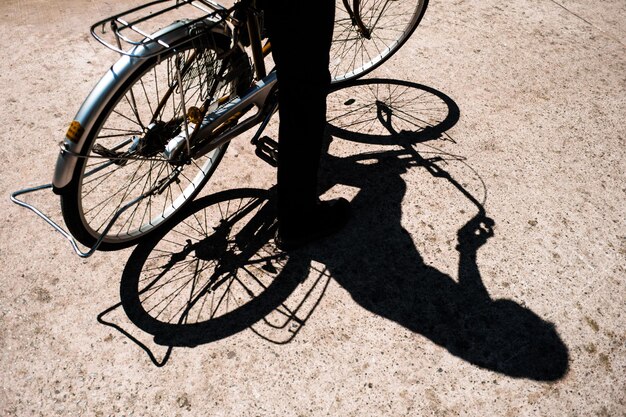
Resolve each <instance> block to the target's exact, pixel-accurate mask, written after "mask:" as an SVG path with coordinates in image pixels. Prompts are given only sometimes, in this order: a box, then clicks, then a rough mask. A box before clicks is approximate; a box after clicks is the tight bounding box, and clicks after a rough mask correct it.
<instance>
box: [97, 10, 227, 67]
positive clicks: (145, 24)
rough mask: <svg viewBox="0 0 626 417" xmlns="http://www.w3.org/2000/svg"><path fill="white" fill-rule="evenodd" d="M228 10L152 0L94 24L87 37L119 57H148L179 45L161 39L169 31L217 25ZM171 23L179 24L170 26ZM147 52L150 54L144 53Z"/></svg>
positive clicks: (224, 17)
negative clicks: (201, 23) (210, 24)
mask: <svg viewBox="0 0 626 417" xmlns="http://www.w3.org/2000/svg"><path fill="white" fill-rule="evenodd" d="M232 10H233V9H232V8H231V9H226V8H225V7H223V6H222V5H220V4H218V3H215V2H213V1H211V0H155V1H152V2H149V3H146V4H144V5H141V6H138V7H135V8H133V9H130V10H127V11H125V12H122V13H119V14H116V15H114V16H111V17H108V18H106V19H103V20H101V21H99V22H97V23H94V24H93V25H92V26H91V35H92V36H93V37H94V38H95V39H96V40H97V41H98V42H100V43H101V44H102V45H104V46H105V47H107V48H109V49H111V50H113V51H115V52H117V53H119V54H121V55H127V56H130V57H133V58H150V57H153V56H156V55H159V54H161V53H163V52H165V51H168V50H170V49H174V48H176V47H177V46H179V45H171V44H169V43H168V42H166V41H165V40H164V39H165V37H166V35H167V34H168V33H170V32H171V31H173V30H180V29H181V28H186V27H188V28H191V27H193V26H194V25H196V24H197V23H199V22H205V23H207V22H208V23H212V24H215V25H217V24H220V23H222V22H223V21H224V20H225V19H226V17H227V16H228V15H229V14H230V13H231V12H232ZM174 21H178V22H180V24H179V25H175V26H171V23H172V22H174ZM168 27H170V29H164V28H168ZM107 28H108V29H109V30H108V31H107ZM201 34H202V33H199V34H198V36H201ZM188 40H191V38H187V41H188ZM157 45H158V46H159V47H157V48H154V46H157ZM140 47H144V48H140ZM139 48H140V49H139ZM150 49H152V50H153V52H147V51H149V50H150Z"/></svg>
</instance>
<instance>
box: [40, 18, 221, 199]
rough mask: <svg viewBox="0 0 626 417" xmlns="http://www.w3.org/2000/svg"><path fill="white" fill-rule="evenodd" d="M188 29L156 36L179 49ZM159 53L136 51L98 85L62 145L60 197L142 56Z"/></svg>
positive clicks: (57, 180) (216, 27) (182, 26)
mask: <svg viewBox="0 0 626 417" xmlns="http://www.w3.org/2000/svg"><path fill="white" fill-rule="evenodd" d="M206 24H207V25H210V27H208V29H209V30H211V31H213V32H216V33H220V34H224V35H227V36H228V28H227V27H226V26H225V25H223V24H221V23H219V22H210V21H207V22H206ZM188 30H189V28H188V27H187V25H186V22H184V21H178V22H175V23H173V24H172V25H170V26H168V27H167V28H165V29H162V30H161V31H159V32H157V33H155V34H154V35H153V36H155V37H156V36H159V37H160V39H161V40H162V41H163V42H165V43H167V44H169V45H176V44H177V42H180V41H181V39H183V38H184V37H185V36H187V34H188ZM159 49H161V50H163V52H165V51H166V48H165V47H163V46H162V45H160V44H158V43H156V42H155V43H152V44H150V45H146V46H139V47H136V48H135V49H134V50H133V52H132V54H133V57H131V56H126V55H125V56H123V57H122V58H120V59H119V60H118V61H117V62H116V63H115V64H113V66H112V67H111V68H110V69H109V70H108V71H107V72H106V73H105V74H104V76H103V77H102V78H101V79H100V81H99V82H98V84H96V86H95V87H94V88H93V90H91V92H90V93H89V95H88V96H87V98H86V99H85V101H84V102H83V104H82V105H81V107H80V109H79V110H78V113H77V114H76V117H75V118H74V121H73V122H72V124H71V125H70V128H69V129H68V131H67V133H66V135H65V138H64V139H63V143H62V144H61V152H60V153H59V156H58V158H57V162H56V167H55V170H54V177H53V179H52V186H53V190H54V192H55V193H57V194H61V193H63V191H64V188H65V187H67V186H68V185H69V184H70V182H71V181H72V178H73V175H74V171H75V169H76V164H77V162H78V159H79V157H77V156H75V155H76V154H81V152H83V151H84V147H85V144H86V142H87V140H88V139H89V138H90V136H91V135H93V134H94V132H93V129H94V128H95V127H96V126H95V124H96V122H97V121H98V120H97V119H98V116H100V115H101V114H102V112H103V110H104V108H105V106H106V105H107V104H108V103H110V101H111V100H112V99H113V98H114V97H115V95H116V94H117V93H118V92H119V89H120V88H121V87H122V86H123V85H125V83H126V81H127V80H128V78H129V77H130V76H131V75H133V74H134V73H135V72H136V71H137V70H138V69H139V68H140V67H141V65H142V64H144V63H145V62H146V60H145V59H143V58H141V57H142V56H154V55H155V53H156V54H158V52H159Z"/></svg>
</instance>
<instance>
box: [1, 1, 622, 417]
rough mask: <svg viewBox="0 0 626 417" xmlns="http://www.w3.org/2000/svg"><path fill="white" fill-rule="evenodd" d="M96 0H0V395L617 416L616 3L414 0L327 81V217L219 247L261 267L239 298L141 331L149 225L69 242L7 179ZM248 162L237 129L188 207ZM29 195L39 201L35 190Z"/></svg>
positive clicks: (133, 410) (71, 81)
mask: <svg viewBox="0 0 626 417" xmlns="http://www.w3.org/2000/svg"><path fill="white" fill-rule="evenodd" d="M119 9H120V6H119V4H118V3H117V2H113V1H97V2H96V1H89V0H70V1H58V0H54V1H48V2H42V1H37V0H5V1H3V2H2V3H1V4H0V21H1V22H2V23H1V24H0V33H1V34H2V36H1V37H0V46H1V49H2V52H3V59H2V62H0V68H1V70H0V91H1V93H0V98H1V100H2V111H1V112H0V125H2V126H3V127H4V129H2V133H1V134H0V135H1V137H2V143H4V144H5V147H4V152H2V153H1V154H0V159H1V161H2V165H3V167H4V169H3V175H2V178H1V179H0V191H1V194H2V195H3V196H4V198H3V199H2V201H1V202H0V205H1V207H2V211H3V212H4V213H5V217H4V219H3V220H2V222H1V223H0V259H1V262H0V280H2V291H1V292H0V346H1V347H2V349H1V353H0V381H1V385H0V414H2V415H5V416H51V415H68V416H75V415H81V416H82V415H85V416H92V415H93V416H109V415H111V416H113V415H115V416H122V415H123V416H154V415H166V416H199V415H211V416H221V415H224V416H266V415H285V416H318V415H319V416H321V415H332V416H430V415H433V416H435V415H436V416H457V415H463V416H470V415H476V416H485V415H486V416H491V415H494V416H495V415H498V416H545V415H558V416H560V415H563V416H592V415H597V416H624V415H626V403H625V402H626V394H625V393H626V379H625V377H624V375H626V330H625V329H626V317H625V315H624V314H625V313H624V307H625V305H626V286H625V284H624V277H625V276H626V273H625V268H626V220H625V219H626V203H625V201H626V199H625V197H626V195H625V194H626V186H625V184H626V181H625V180H626V176H625V165H626V163H625V162H624V161H625V159H626V158H625V156H626V155H625V153H626V146H625V137H626V124H625V123H624V115H625V114H626V48H625V46H626V4H624V2H623V1H617V0H613V1H603V2H584V1H580V0H558V1H551V0H514V1H512V2H507V3H502V2H497V1H494V0H487V1H481V2H468V1H462V0H440V1H435V0H432V2H431V4H430V5H429V8H428V10H427V12H426V16H425V18H424V20H423V22H422V24H421V25H420V27H419V28H418V29H417V31H416V33H415V34H414V35H413V37H412V38H411V40H410V41H409V42H408V43H407V44H406V45H405V47H404V48H403V49H402V50H401V51H400V52H399V53H398V54H397V55H396V56H395V57H393V58H392V60H391V61H390V62H388V63H387V64H386V65H385V66H383V67H382V68H381V69H379V70H377V71H375V72H374V73H373V74H371V75H370V76H368V77H367V78H368V79H369V81H366V82H364V83H363V84H360V85H357V86H354V87H351V88H347V89H344V90H340V91H338V92H336V93H334V94H333V95H332V96H331V97H330V98H329V121H330V124H331V127H332V128H331V129H330V134H331V135H332V136H333V140H332V141H331V143H330V145H329V156H328V158H326V160H325V162H324V167H323V169H322V186H323V188H324V191H325V192H326V194H327V195H329V196H334V195H345V196H347V197H349V198H350V199H352V203H353V208H354V216H353V218H352V219H351V221H350V223H349V224H348V226H347V227H346V229H345V230H343V231H342V232H341V233H339V234H338V235H337V236H335V237H333V238H331V239H329V240H328V241H326V242H324V244H319V245H314V246H313V247H311V248H310V249H308V250H306V251H303V252H300V253H296V254H293V255H290V256H289V257H287V258H276V259H277V260H276V261H275V262H269V263H265V264H263V265H256V266H260V268H258V269H256V270H254V271H256V272H254V271H253V272H250V271H249V270H250V269H251V268H252V266H250V268H247V269H248V271H247V272H244V271H245V270H246V268H243V267H242V268H241V272H242V273H241V278H240V279H241V280H244V279H245V278H244V277H250V276H252V277H253V278H255V279H256V281H255V285H257V287H255V288H257V289H258V288H262V287H259V286H260V285H261V284H262V285H265V286H266V287H267V289H266V290H265V291H261V292H260V295H258V297H255V299H256V300H258V301H256V302H255V303H251V304H248V307H245V308H241V309H239V311H240V313H236V314H233V315H230V316H226V317H227V319H225V320H223V321H221V322H218V324H217V325H214V324H211V322H210V321H209V322H208V323H207V324H206V325H205V326H200V327H197V328H193V327H191V328H189V327H185V326H184V325H180V326H174V328H168V329H169V330H167V329H166V330H163V331H161V330H162V329H163V328H164V327H162V326H161V324H158V323H157V324H156V325H153V326H152V327H150V324H149V323H146V321H145V320H144V321H142V318H145V317H144V316H143V315H142V314H143V313H142V311H141V310H140V309H139V308H136V307H137V306H135V308H134V309H133V308H129V309H128V310H127V311H130V312H131V313H130V314H126V312H125V310H124V309H123V308H122V307H120V305H119V303H120V295H122V297H126V300H128V299H131V300H132V299H133V291H134V295H136V294H137V284H136V279H137V276H138V275H139V274H140V273H142V271H143V270H142V269H141V265H142V262H143V261H145V259H146V257H149V256H150V254H151V253H153V252H154V251H155V250H160V249H159V248H165V246H163V245H167V239H163V240H160V241H159V240H157V241H154V242H152V245H160V246H156V249H155V248H154V247H152V246H150V245H144V246H141V247H138V249H137V250H134V248H130V249H126V250H123V251H119V252H100V253H97V254H96V255H95V256H93V257H92V258H90V259H88V260H81V259H79V258H78V257H76V256H75V255H73V253H71V250H70V247H69V245H68V244H67V242H65V241H63V240H62V239H61V238H60V236H59V235H58V234H56V233H54V232H53V231H52V229H50V228H49V227H47V226H46V225H45V224H44V223H43V222H42V221H41V220H39V219H37V218H36V217H35V216H34V215H32V214H31V213H29V212H27V211H25V210H24V209H21V208H18V207H17V206H15V205H13V204H11V202H10V201H9V199H8V196H9V194H10V192H12V191H15V190H16V189H18V188H22V187H25V186H30V185H35V184H41V183H45V182H48V181H49V180H50V178H51V174H52V170H53V166H54V163H55V159H56V154H57V152H58V147H57V142H58V141H59V140H60V139H61V138H62V137H63V134H64V132H65V131H66V129H67V126H68V124H69V122H70V121H71V120H72V118H73V116H74V114H75V112H76V110H77V108H78V106H79V105H80V103H81V101H82V99H83V98H84V97H85V96H86V95H87V93H88V92H89V90H90V89H91V87H92V86H93V85H94V83H95V82H96V81H97V80H98V79H99V77H100V76H101V74H102V73H103V72H104V71H105V70H106V69H107V68H108V65H110V63H111V62H113V60H114V59H115V54H113V53H110V52H108V51H105V50H104V49H103V48H102V47H100V46H99V44H97V43H96V42H95V41H94V40H92V39H91V38H90V36H89V35H88V27H89V24H90V23H92V22H93V21H96V20H98V19H99V18H101V17H103V16H106V15H107V14H110V13H111V12H113V11H117V10H119ZM376 100H379V101H382V102H385V103H387V104H386V107H383V110H385V111H388V112H387V113H384V112H383V113H381V112H380V109H381V108H380V106H379V107H376V106H371V105H372V104H373V103H374V102H375V101H376ZM424 103H426V104H424ZM360 104H366V105H365V106H362V107H359V108H360V109H361V110H360V111H361V112H363V114H358V113H357V114H355V113H353V112H351V110H352V109H353V107H349V106H351V105H355V106H358V105H360ZM367 105H370V107H368V106H367ZM367 112H373V113H371V114H368V113H367ZM377 112H378V113H377ZM381 114H383V115H384V114H387V116H389V115H390V114H391V116H390V117H391V119H387V122H388V123H390V125H391V126H392V127H397V129H396V130H399V131H402V130H404V131H405V132H404V134H399V135H395V136H393V135H391V134H390V132H389V125H387V127H386V128H385V124H384V117H382V118H381V117H380V116H381ZM359 117H360V119H359ZM394 117H395V118H394ZM429 118H430V119H429ZM437 118H438V119H440V120H438V121H439V122H441V123H440V124H439V126H438V128H437V129H431V130H430V131H428V130H426V131H421V132H418V133H416V134H414V135H411V134H410V132H411V125H413V126H416V125H417V124H419V123H418V122H419V121H420V120H423V119H429V120H435V119H437ZM363 120H373V122H372V123H369V124H367V123H365V124H364V123H360V122H362V121H363ZM389 120H391V121H389ZM379 121H380V123H379ZM398 126H399V127H398ZM275 129H276V126H275V123H272V126H270V133H271V132H274V134H275ZM406 131H408V132H409V133H407V132H406ZM392 139H393V140H392ZM273 183H274V171H273V169H272V168H271V167H270V166H269V165H267V164H266V163H264V162H262V161H261V160H260V159H258V158H257V157H255V156H254V152H253V149H251V146H250V145H249V144H248V141H247V140H246V139H245V138H242V139H237V140H235V141H234V142H233V143H232V144H231V146H230V149H229V150H228V152H227V153H226V156H225V158H224V160H223V161H222V164H221V165H220V167H219V169H218V170H217V173H216V174H215V177H214V178H213V179H212V180H211V182H210V184H209V185H208V186H207V187H206V189H205V190H204V191H203V193H202V196H209V197H206V198H203V199H201V200H199V203H197V204H196V205H195V206H194V210H197V211H195V213H196V215H197V216H200V215H203V216H207V215H208V214H206V213H209V210H210V208H214V207H215V206H216V202H217V201H221V202H222V203H224V202H226V201H227V200H234V201H241V200H242V199H244V200H245V199H249V198H252V197H256V198H260V199H261V200H264V199H265V198H267V197H268V195H267V193H265V192H263V191H250V190H239V191H234V192H230V193H226V194H218V195H217V197H216V196H213V197H211V196H210V195H211V194H214V193H218V192H221V191H223V190H231V189H235V190H236V189H242V188H246V187H252V188H258V189H260V190H267V189H268V188H270V187H271V185H272V184H273ZM30 201H33V202H35V203H37V205H38V206H40V207H42V208H43V209H44V211H46V212H48V213H51V214H52V215H53V216H55V218H57V219H58V218H59V214H60V209H59V202H58V199H57V197H56V196H53V195H51V194H42V195H38V196H33V197H30ZM176 227H178V228H184V227H185V222H183V223H181V224H179V225H178V226H176ZM176 230H182V229H173V230H172V231H171V232H170V233H171V234H175V233H177V232H176ZM189 233H190V232H189ZM171 234H170V235H168V236H172V235H171ZM194 242H195V244H196V246H194V255H193V256H196V257H197V258H198V259H200V258H202V256H201V253H203V252H202V251H203V250H205V251H207V250H209V249H207V248H203V247H201V245H200V243H199V242H201V240H198V241H194ZM270 243H271V242H270ZM262 249H263V250H267V251H271V250H273V249H272V248H271V247H269V248H268V247H267V245H265V246H263V248H262ZM172 254H173V251H172ZM185 256H192V255H191V252H188V253H186V254H185ZM207 256H208V255H206V252H205V257H207ZM183 257H184V256H183ZM255 274H257V275H255ZM257 278H258V279H257ZM264 280H265V281H264ZM250 285H252V284H250ZM133 286H134V287H133ZM250 288H252V287H250ZM171 294H174V293H171ZM240 295H241V294H240ZM245 295H246V294H243V295H241V296H242V297H244V296H245ZM248 295H249V294H248ZM164 297H165V299H166V300H167V294H166V295H164ZM233 302H234V301H233ZM235 311H237V310H235ZM133 314H134V315H133ZM129 316H131V318H133V319H134V321H133V320H131V319H130V318H129ZM155 326H156V327H155ZM160 326H161V327H160ZM155 328H156V329H157V331H155V330H154V329H155ZM150 329H152V331H153V333H158V337H156V338H155V337H153V335H152V334H150V333H149V330H150ZM146 330H148V331H146ZM168 346H173V347H168ZM142 347H143V349H142ZM150 355H152V359H151V357H150ZM155 362H156V363H159V364H162V365H163V366H160V367H159V366H155Z"/></svg>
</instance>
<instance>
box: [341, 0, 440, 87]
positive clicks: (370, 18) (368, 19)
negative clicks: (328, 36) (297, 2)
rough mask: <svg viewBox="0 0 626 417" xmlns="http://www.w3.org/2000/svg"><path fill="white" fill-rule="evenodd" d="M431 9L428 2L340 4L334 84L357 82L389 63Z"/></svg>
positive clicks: (345, 0) (399, 0)
mask: <svg viewBox="0 0 626 417" xmlns="http://www.w3.org/2000/svg"><path fill="white" fill-rule="evenodd" d="M427 5H428V0H360V1H359V0H357V1H355V0H337V3H336V15H335V30H334V35H333V44H332V47H331V52H330V72H331V76H332V80H333V81H332V82H333V84H341V83H344V82H348V81H351V80H355V79H357V78H359V77H361V76H363V75H365V74H367V73H368V72H370V71H372V70H373V69H374V68H376V67H378V66H379V65H381V64H382V63H383V62H385V61H386V60H387V59H389V58H390V57H391V56H392V55H393V54H394V53H396V52H397V51H398V49H400V47H402V45H404V43H405V42H406V41H407V39H409V37H410V36H411V35H412V34H413V32H414V31H415V29H416V28H417V26H418V25H419V23H420V21H421V20H422V16H424V12H425V11H426V6H427Z"/></svg>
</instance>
